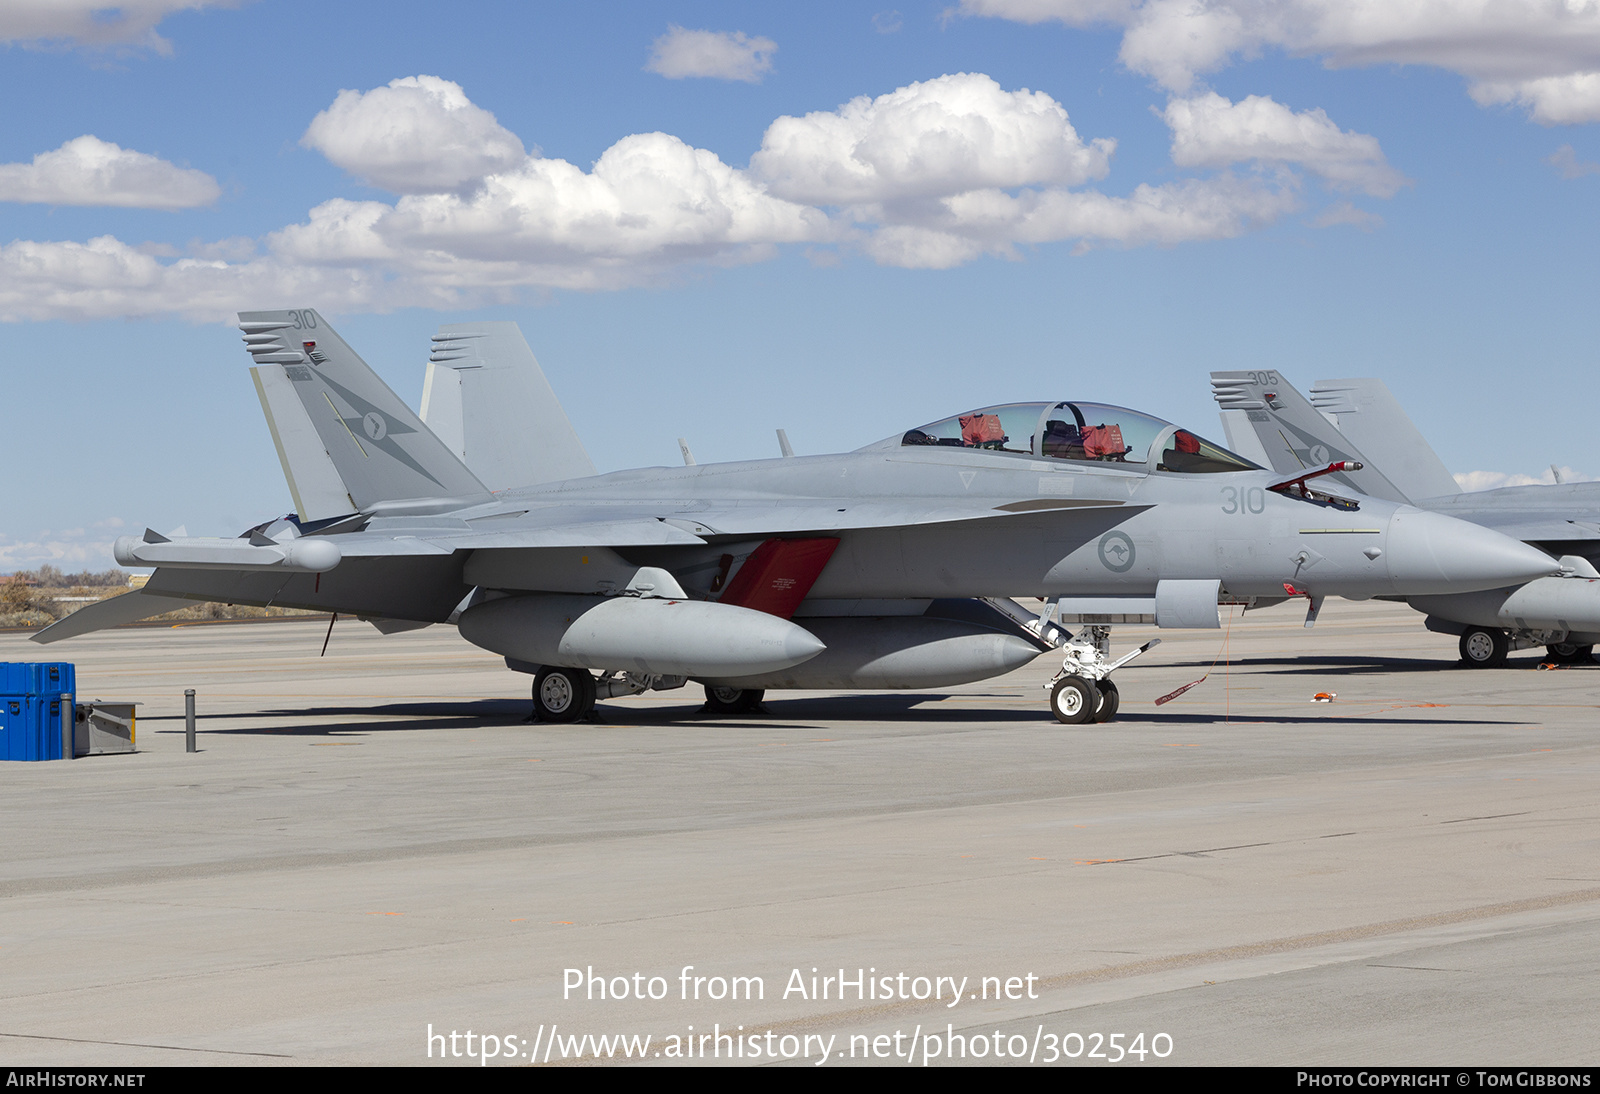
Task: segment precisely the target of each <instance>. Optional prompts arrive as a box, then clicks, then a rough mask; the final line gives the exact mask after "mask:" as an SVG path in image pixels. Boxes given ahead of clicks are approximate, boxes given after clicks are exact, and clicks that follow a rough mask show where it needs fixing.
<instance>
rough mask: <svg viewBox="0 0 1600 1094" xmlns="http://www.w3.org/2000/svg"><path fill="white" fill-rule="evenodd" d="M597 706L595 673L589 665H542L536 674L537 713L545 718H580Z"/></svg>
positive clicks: (562, 719)
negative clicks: (576, 667)
mask: <svg viewBox="0 0 1600 1094" xmlns="http://www.w3.org/2000/svg"><path fill="white" fill-rule="evenodd" d="M593 709H594V677H593V676H591V675H590V674H589V672H588V670H587V669H541V670H540V671H539V675H537V676H535V677H534V678H533V716H534V717H535V718H537V719H538V720H539V721H541V722H556V723H560V722H576V721H578V720H579V719H580V718H586V717H588V714H589V712H590V711H591V710H593Z"/></svg>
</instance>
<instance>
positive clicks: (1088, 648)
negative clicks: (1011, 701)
mask: <svg viewBox="0 0 1600 1094" xmlns="http://www.w3.org/2000/svg"><path fill="white" fill-rule="evenodd" d="M1160 642H1161V639H1159V638H1152V639H1151V640H1150V641H1148V642H1146V643H1145V644H1144V645H1142V646H1140V647H1139V648H1138V649H1136V650H1134V651H1133V652H1132V653H1126V654H1123V655H1122V656H1121V657H1119V658H1118V659H1117V660H1115V661H1113V660H1111V628H1110V627H1106V626H1101V625H1090V626H1086V627H1084V628H1083V629H1082V630H1080V631H1079V632H1078V633H1077V634H1076V635H1074V636H1073V637H1072V639H1071V640H1070V641H1068V642H1067V644H1066V645H1065V646H1063V647H1062V648H1061V649H1062V653H1063V654H1065V657H1064V658H1063V659H1062V662H1061V671H1060V672H1058V673H1056V676H1055V678H1054V679H1053V680H1051V681H1050V682H1049V683H1048V684H1046V685H1045V687H1047V688H1049V689H1050V710H1051V711H1052V712H1053V713H1054V714H1055V716H1056V720H1057V721H1058V722H1061V723H1062V724H1064V725H1069V726H1076V725H1082V724H1083V723H1085V722H1109V721H1111V720H1112V719H1113V718H1115V717H1116V716H1117V708H1118V707H1120V706H1121V705H1122V696H1121V695H1120V693H1119V692H1118V691H1117V685H1116V683H1115V681H1113V680H1112V679H1111V674H1112V673H1113V672H1115V671H1116V670H1117V669H1119V668H1121V667H1122V666H1123V665H1126V664H1127V663H1128V662H1129V661H1132V660H1133V659H1134V658H1135V657H1138V656H1139V655H1140V654H1141V653H1143V652H1145V651H1146V650H1148V649H1150V648H1151V647H1152V646H1155V645H1158V644H1159V643H1160Z"/></svg>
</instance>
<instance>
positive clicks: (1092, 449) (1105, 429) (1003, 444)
mask: <svg viewBox="0 0 1600 1094" xmlns="http://www.w3.org/2000/svg"><path fill="white" fill-rule="evenodd" d="M900 443H901V445H902V446H917V445H939V446H945V447H950V448H976V449H983V450H985V451H989V452H1002V453H1011V454H1014V455H1018V456H1049V457H1052V458H1054V459H1058V460H1078V461H1084V462H1089V463H1109V464H1114V465H1122V466H1125V467H1127V469H1128V470H1130V471H1134V470H1138V471H1175V472H1180V473H1184V474H1191V475H1195V474H1218V473H1220V472H1227V471H1259V470H1261V468H1260V467H1258V466H1257V465H1256V464H1253V463H1251V462H1250V461H1249V460H1247V459H1245V458H1244V457H1243V456H1238V455H1235V454H1234V453H1232V452H1229V451H1228V450H1227V449H1226V448H1223V447H1222V446H1221V445H1216V444H1212V443H1211V442H1210V441H1208V440H1206V439H1205V438H1203V437H1201V436H1200V435H1199V434H1196V433H1191V432H1190V431H1189V430H1187V429H1180V428H1179V427H1177V426H1175V425H1173V424H1172V423H1171V422H1166V421H1162V420H1161V419H1160V418H1153V417H1151V416H1150V415H1148V414H1141V413H1139V412H1138V411H1136V410H1129V409H1127V408H1126V407H1120V406H1108V405H1106V404H1105V403H1005V404H1003V405H1001V406H990V407H984V408H983V409H981V410H974V411H971V412H970V413H967V414H957V415H956V416H955V417H953V418H945V419H944V420H943V421H938V422H933V423H932V424H930V425H925V426H922V427H921V428H920V429H912V430H908V431H907V432H906V435H905V436H904V437H902V438H901V440H900Z"/></svg>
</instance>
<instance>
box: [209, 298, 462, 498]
mask: <svg viewBox="0 0 1600 1094" xmlns="http://www.w3.org/2000/svg"><path fill="white" fill-rule="evenodd" d="M239 329H240V330H242V331H244V340H245V347H246V348H247V349H248V350H249V351H250V355H251V356H252V357H254V358H255V360H256V364H257V365H258V366H259V367H261V368H263V369H266V368H268V367H269V366H270V367H273V368H278V369H281V370H282V378H283V380H285V381H287V382H288V386H289V388H290V390H291V391H292V392H293V393H294V394H295V395H297V396H299V399H300V403H301V406H302V407H303V408H304V409H305V412H306V415H307V417H308V418H309V419H310V422H311V426H312V429H313V430H314V431H315V434H316V438H317V440H318V441H319V442H320V443H321V445H322V448H323V450H324V452H325V453H326V455H327V458H328V459H329V460H330V461H331V462H332V464H333V467H334V470H335V471H336V473H337V475H338V478H339V480H340V483H341V484H342V486H343V488H344V492H345V493H346V494H347V495H349V498H350V501H351V502H352V503H353V504H354V505H355V506H356V507H357V508H358V509H366V508H368V507H369V506H372V505H375V504H377V503H379V502H389V501H410V500H417V501H421V500H429V499H435V498H439V499H443V498H451V499H455V498H459V499H461V504H462V505H469V504H471V503H472V502H474V501H487V500H489V499H490V497H491V495H490V493H489V491H488V490H487V489H486V488H485V487H484V485H483V483H481V482H479V481H478V479H477V477H476V476H474V475H473V474H472V472H471V471H469V470H467V468H466V466H465V465H463V464H462V462H461V461H460V460H459V459H457V458H456V457H455V456H454V455H452V454H451V452H450V450H449V449H448V448H446V447H445V446H444V444H443V443H441V442H440V440H439V438H438V437H436V436H434V435H433V433H432V432H431V431H430V430H429V429H428V427H427V426H425V425H423V424H422V420H421V419H420V418H418V417H417V416H416V415H415V414H413V413H412V412H411V408H410V407H408V406H406V405H405V403H403V402H401V401H400V398H399V397H398V396H397V395H395V393H394V392H393V391H391V390H389V387H388V385H387V384H385V383H384V382H383V381H382V380H380V379H379V378H378V375H377V373H375V372H373V371H372V369H371V368H369V367H368V366H367V363H366V362H365V361H363V360H362V359H361V358H360V357H359V356H358V355H357V354H356V352H355V351H354V350H352V349H351V348H350V347H349V346H348V345H346V344H345V341H344V339H342V338H340V337H339V335H338V334H336V333H335V332H334V330H333V328H332V327H330V326H328V324H327V322H326V321H325V320H323V318H322V317H321V316H319V315H318V314H317V313H316V312H315V311H313V310H312V309H310V308H302V309H295V310H288V311H256V312H240V313H239ZM258 382H259V374H258ZM279 386H280V384H279V382H278V377H276V376H273V377H272V378H271V379H270V380H269V381H268V382H267V383H266V384H265V385H264V388H265V389H266V390H271V389H275V388H278V387H279ZM264 401H265V400H264ZM278 439H279V441H280V443H285V442H287V443H292V444H294V445H295V446H296V451H295V455H294V457H293V458H288V457H286V459H285V463H286V464H293V463H294V461H295V459H300V458H302V457H303V459H304V461H305V462H307V463H309V464H311V465H315V464H316V459H315V453H314V452H307V451H306V446H307V445H308V444H309V443H310V441H309V438H308V437H306V436H305V435H304V434H303V432H302V433H301V434H299V435H298V437H297V438H296V439H292V440H291V438H290V437H289V436H286V435H284V434H282V433H280V434H279V437H278Z"/></svg>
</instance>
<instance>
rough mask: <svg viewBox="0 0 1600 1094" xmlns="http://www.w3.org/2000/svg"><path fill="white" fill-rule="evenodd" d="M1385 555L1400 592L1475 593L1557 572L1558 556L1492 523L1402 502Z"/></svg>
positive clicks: (1393, 518) (1392, 525)
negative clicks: (1504, 532)
mask: <svg viewBox="0 0 1600 1094" xmlns="http://www.w3.org/2000/svg"><path fill="white" fill-rule="evenodd" d="M1384 538H1385V539H1386V540H1387V544H1386V549H1385V551H1384V557H1385V559H1387V561H1388V566H1389V580H1390V581H1391V582H1393V584H1394V591H1395V592H1397V593H1401V594H1405V595H1411V594H1415V593H1444V592H1461V593H1466V592H1474V591H1477V590H1479V589H1499V588H1503V587H1505V586H1507V585H1522V584H1524V583H1526V582H1529V581H1532V580H1533V579H1534V578H1536V577H1544V576H1545V575H1547V574H1553V573H1555V572H1556V571H1557V570H1558V569H1559V567H1558V565H1557V564H1556V561H1555V559H1553V558H1551V557H1550V556H1549V555H1547V554H1545V553H1544V552H1543V551H1541V550H1539V549H1538V548H1536V547H1530V546H1528V545H1527V544H1526V543H1521V542H1519V541H1517V540H1514V539H1512V538H1511V537H1510V536H1505V535H1501V534H1500V533H1499V532H1496V531H1494V530H1493V529H1490V528H1484V527H1481V526H1479V525H1476V524H1469V523H1467V522H1466V521H1464V520H1457V519H1456V518H1454V517H1446V516H1442V515H1440V514H1438V513H1427V512H1423V511H1422V510H1420V509H1412V508H1410V507H1409V506H1408V507H1402V508H1400V509H1398V510H1396V511H1395V514H1394V516H1393V517H1391V518H1390V520H1389V534H1388V535H1387V536H1385V537H1384Z"/></svg>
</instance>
